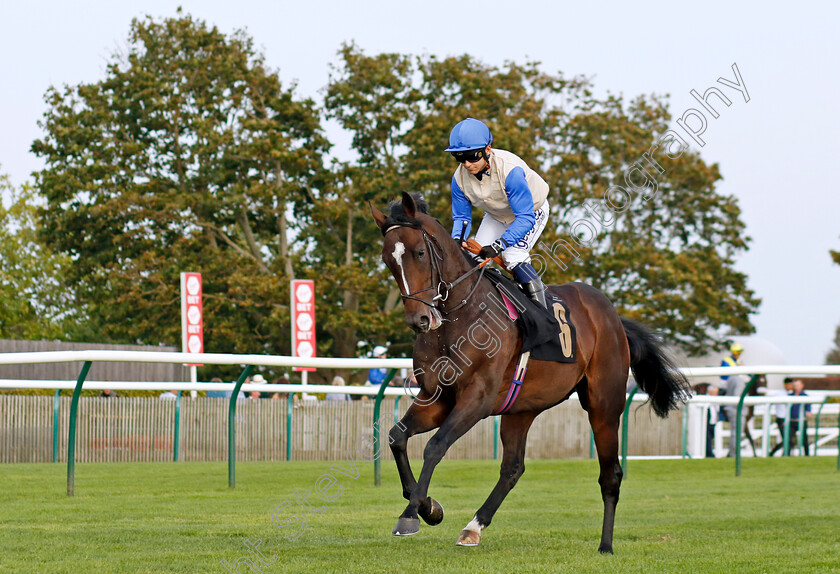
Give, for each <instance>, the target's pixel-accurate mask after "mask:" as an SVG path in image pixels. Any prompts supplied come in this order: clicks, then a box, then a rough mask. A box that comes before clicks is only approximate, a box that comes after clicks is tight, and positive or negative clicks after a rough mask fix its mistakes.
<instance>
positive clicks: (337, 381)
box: [326, 375, 350, 401]
mask: <svg viewBox="0 0 840 574" xmlns="http://www.w3.org/2000/svg"><path fill="white" fill-rule="evenodd" d="M332 385H333V386H335V387H343V386H345V385H346V384H345V382H344V377H339V376H337V375H336V376H335V377H333V380H332ZM326 400H328V401H349V400H350V395H348V394H347V393H327V396H326Z"/></svg>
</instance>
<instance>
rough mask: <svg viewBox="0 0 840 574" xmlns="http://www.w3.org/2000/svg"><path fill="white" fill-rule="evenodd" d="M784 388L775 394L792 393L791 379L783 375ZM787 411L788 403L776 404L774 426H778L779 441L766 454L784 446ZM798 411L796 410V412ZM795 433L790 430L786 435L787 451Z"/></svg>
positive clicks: (775, 451) (771, 453)
mask: <svg viewBox="0 0 840 574" xmlns="http://www.w3.org/2000/svg"><path fill="white" fill-rule="evenodd" d="M784 385H785V388H784V390H782V391H778V392H777V393H776V396H785V397H786V396H788V395H792V394H793V379H791V378H790V377H785V381H784ZM787 412H788V405H786V404H783V403H779V404H778V405H776V426H777V427H779V436H780V437H781V438H780V440H779V442H778V443H776V446H774V447H773V450H771V451H770V454H769V455H768V456H773V455H774V454H776V453H777V452H778V451H779V450H781V449H782V448H784V446H785V419H786V418H787ZM798 413H799V411H797V414H798ZM791 431H793V427H791ZM794 434H795V433H793V432H791V434H790V436H789V437H788V452H790V451H791V450H792V449H793V436H794ZM782 456H784V451H783V452H782Z"/></svg>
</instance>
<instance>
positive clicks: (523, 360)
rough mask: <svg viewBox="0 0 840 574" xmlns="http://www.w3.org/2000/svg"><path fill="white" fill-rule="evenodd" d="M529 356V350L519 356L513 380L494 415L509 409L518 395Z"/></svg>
mask: <svg viewBox="0 0 840 574" xmlns="http://www.w3.org/2000/svg"><path fill="white" fill-rule="evenodd" d="M530 358H531V351H525V352H524V353H522V354H521V355H520V356H519V363H518V364H517V365H516V371H514V373H513V381H511V383H510V388H509V389H508V393H507V397H505V402H503V403H502V406H501V407H499V410H497V411H496V412H494V413H493V414H494V415H503V414H505V413H506V412H508V411H509V410H510V408H511V407H512V406H513V403H515V402H516V398H517V397H518V396H519V390H520V389H521V387H522V382H523V381H524V380H525V373H526V372H528V360H529V359H530Z"/></svg>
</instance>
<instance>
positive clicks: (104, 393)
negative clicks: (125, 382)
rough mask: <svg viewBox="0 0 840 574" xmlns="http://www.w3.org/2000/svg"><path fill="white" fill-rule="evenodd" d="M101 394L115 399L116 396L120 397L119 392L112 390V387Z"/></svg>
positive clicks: (103, 396) (100, 394)
mask: <svg viewBox="0 0 840 574" xmlns="http://www.w3.org/2000/svg"><path fill="white" fill-rule="evenodd" d="M99 396H100V397H102V398H105V399H115V398H117V397H119V395H118V394H117V393H115V392H114V391H112V390H111V389H105V390H104V391H102V392H101V393H99Z"/></svg>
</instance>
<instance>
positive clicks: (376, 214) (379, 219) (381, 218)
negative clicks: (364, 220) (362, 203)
mask: <svg viewBox="0 0 840 574" xmlns="http://www.w3.org/2000/svg"><path fill="white" fill-rule="evenodd" d="M368 205H369V206H370V213H371V215H373V220H374V221H375V222H376V225H378V226H379V229H382V226H383V225H385V214H384V213H382V212H381V211H379V210H378V209H376V208H375V207H374V206H373V202H371V201H368Z"/></svg>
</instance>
